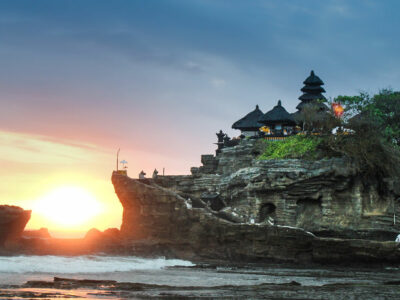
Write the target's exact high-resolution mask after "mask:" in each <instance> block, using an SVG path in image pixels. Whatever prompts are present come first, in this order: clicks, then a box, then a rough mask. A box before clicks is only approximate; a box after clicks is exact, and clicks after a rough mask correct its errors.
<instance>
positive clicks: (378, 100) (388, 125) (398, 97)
mask: <svg viewBox="0 0 400 300" xmlns="http://www.w3.org/2000/svg"><path fill="white" fill-rule="evenodd" d="M335 101H339V102H341V103H342V104H344V105H345V107H346V112H347V115H348V116H350V117H351V116H352V115H358V116H359V117H358V118H359V119H360V117H362V118H363V119H364V123H365V122H368V123H369V125H370V127H374V129H377V131H378V132H379V133H380V135H381V136H382V137H383V138H385V139H386V140H387V141H388V142H389V143H393V144H395V145H397V146H400V92H395V91H393V90H390V89H384V90H381V91H380V92H379V93H378V94H376V95H374V96H370V95H369V94H367V93H360V95H357V96H339V97H337V98H336V99H335ZM350 121H351V119H350ZM358 121H361V120H358ZM350 125H352V124H350Z"/></svg>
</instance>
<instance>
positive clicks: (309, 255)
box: [112, 173, 400, 263]
mask: <svg viewBox="0 0 400 300" xmlns="http://www.w3.org/2000/svg"><path fill="white" fill-rule="evenodd" d="M112 181H113V184H114V187H115V191H116V193H117V195H118V197H119V199H120V201H121V203H122V205H123V207H124V213H123V222H122V226H121V236H122V238H123V239H124V240H125V243H124V248H125V249H126V251H128V253H129V252H130V253H132V254H145V253H151V254H156V255H168V256H173V257H179V258H184V259H195V258H197V259H222V260H237V261H246V260H252V261H254V260H262V261H266V260H281V261H291V262H299V261H305V262H307V261H308V262H309V261H313V262H325V263H334V262H335V263H336V262H342V263H343V262H391V263H392V262H400V249H398V245H397V244H396V243H395V242H375V241H360V240H358V241H357V240H341V239H330V238H318V237H315V236H314V235H313V234H311V233H309V232H307V231H305V230H303V229H300V228H293V227H288V226H279V225H269V224H245V223H235V222H233V221H228V220H226V219H225V218H226V217H227V214H221V213H220V212H215V211H213V210H211V209H210V208H208V207H207V206H204V205H203V203H202V202H201V200H200V201H198V202H197V201H192V204H190V201H189V200H188V199H185V198H183V197H181V196H180V195H178V194H177V193H175V192H173V191H170V190H167V189H165V188H162V187H160V186H158V185H156V184H154V183H153V182H151V181H147V180H135V179H130V178H128V177H126V176H123V175H119V174H117V173H114V174H113V176H112ZM193 204H195V205H196V206H203V207H198V208H196V207H193Z"/></svg>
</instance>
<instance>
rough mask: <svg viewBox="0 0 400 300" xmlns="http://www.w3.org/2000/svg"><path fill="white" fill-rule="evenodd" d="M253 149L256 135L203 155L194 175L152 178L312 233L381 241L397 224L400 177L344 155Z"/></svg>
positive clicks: (389, 236) (257, 217)
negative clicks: (262, 155) (262, 154)
mask: <svg viewBox="0 0 400 300" xmlns="http://www.w3.org/2000/svg"><path fill="white" fill-rule="evenodd" d="M258 154H259V153H258V152H257V147H255V145H254V141H252V140H250V141H243V142H242V143H241V144H240V145H238V146H236V147H230V148H225V149H223V150H222V152H221V153H220V154H219V155H218V156H216V157H214V161H212V159H211V157H208V159H207V160H203V163H204V162H206V163H208V165H206V166H203V167H200V168H192V172H193V174H192V175H189V176H160V177H158V179H156V180H154V181H152V182H153V183H154V184H157V185H160V186H162V187H165V188H167V189H169V190H171V191H174V192H176V193H178V194H180V195H182V196H184V197H186V198H191V199H202V200H204V201H206V202H207V201H208V202H210V203H211V202H215V201H219V202H221V203H223V204H224V206H225V207H226V208H225V210H230V211H234V212H236V213H237V214H238V215H240V216H241V217H242V219H243V220H244V221H245V222H247V223H250V222H251V220H254V222H259V223H262V222H267V221H270V222H272V223H273V224H277V225H286V226H293V227H300V228H303V229H305V230H308V231H312V232H313V233H314V234H316V235H317V236H325V237H342V238H366V239H374V240H382V241H383V240H394V239H395V237H396V235H397V234H398V233H399V232H400V223H399V222H396V216H399V215H400V202H399V197H400V192H399V191H398V190H396V189H398V186H400V185H399V182H397V183H395V181H394V180H393V179H390V178H371V177H366V176H365V174H363V173H362V172H360V171H359V170H358V168H357V167H356V166H355V164H354V163H352V162H351V161H349V160H347V159H344V158H332V159H324V160H320V161H306V160H299V159H287V160H264V161H260V160H257V159H255V158H256V156H257V155H258ZM211 169H212V170H213V171H212V172H211V171H210V170H211ZM205 171H206V172H205ZM218 206H219V207H221V205H215V207H218Z"/></svg>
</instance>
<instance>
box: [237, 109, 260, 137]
mask: <svg viewBox="0 0 400 300" xmlns="http://www.w3.org/2000/svg"><path fill="white" fill-rule="evenodd" d="M263 115H264V113H263V112H262V111H261V110H260V108H259V107H258V105H256V108H255V110H253V111H252V112H249V113H248V114H247V115H245V116H244V117H243V118H241V119H240V120H238V121H236V122H235V123H233V125H232V128H233V129H239V130H241V131H258V129H259V128H260V127H261V126H263V124H261V123H259V122H258V120H259V119H260V118H261V117H262V116H263Z"/></svg>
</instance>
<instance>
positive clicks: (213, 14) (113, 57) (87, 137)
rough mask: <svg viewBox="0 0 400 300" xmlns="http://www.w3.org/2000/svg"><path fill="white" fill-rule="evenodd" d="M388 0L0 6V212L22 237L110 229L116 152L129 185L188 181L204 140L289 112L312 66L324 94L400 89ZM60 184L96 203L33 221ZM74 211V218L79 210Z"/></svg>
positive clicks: (7, 0) (123, 0) (394, 22)
mask: <svg viewBox="0 0 400 300" xmlns="http://www.w3.org/2000/svg"><path fill="white" fill-rule="evenodd" d="M399 9H400V2H398V1H397V0H392V1H391V0H386V1H380V0H376V1H374V0H360V1H357V0H353V1H352V0H349V1H340V0H326V1H319V0H308V1H307V0H304V1H295V0H292V1H289V0H280V1H268V0H264V1H263V0H253V1H248V0H230V1H228V0H164V1H162V0H159V1H157V0H154V1H135V0H130V1H128V0H113V1H104V0H81V1H74V0H58V1H54V0H35V1H32V0H30V1H25V0H19V1H15V0H2V1H1V2H0V204H14V205H20V206H22V207H24V208H26V209H33V210H34V212H33V216H32V219H31V221H30V222H29V224H28V228H40V227H49V228H50V229H51V230H53V231H54V232H61V231H63V230H64V231H68V232H72V231H74V232H76V233H80V234H81V233H82V232H84V231H87V230H88V229H90V228H91V227H98V228H99V229H102V230H103V229H106V228H108V227H119V226H120V223H121V213H122V208H121V205H120V204H119V201H118V199H117V197H116V196H115V193H114V190H113V187H112V185H111V182H110V177H111V172H112V170H113V169H114V168H115V154H116V152H117V150H118V148H121V153H120V158H121V159H125V160H127V161H128V173H129V175H130V176H131V177H137V174H138V173H139V172H140V171H141V170H144V171H145V172H146V173H147V174H148V175H150V176H151V173H152V172H153V170H154V168H157V169H158V170H159V171H160V172H162V171H161V170H162V169H163V168H165V173H166V174H167V175H171V174H188V173H189V170H190V167H192V166H199V165H200V155H201V154H207V153H213V152H214V150H215V145H214V144H213V143H215V142H216V136H215V133H216V132H217V131H219V130H220V129H222V130H223V131H224V132H227V133H228V134H229V135H230V136H237V135H239V132H237V131H234V130H232V129H231V126H232V124H233V123H234V122H235V121H237V120H238V119H240V118H241V117H243V116H244V115H245V114H247V113H248V112H250V111H251V110H253V109H254V108H255V105H256V104H258V105H260V108H261V110H262V111H264V112H266V111H268V110H270V109H271V108H272V107H273V106H274V105H275V104H276V103H277V101H278V100H279V99H281V100H282V104H283V105H284V107H285V108H286V109H287V110H288V111H289V112H295V107H296V105H297V104H298V103H299V100H298V99H297V98H298V97H299V96H300V95H301V92H300V89H301V87H302V82H303V80H304V79H305V78H306V77H307V76H308V75H309V73H310V71H311V70H314V71H315V73H316V75H318V76H319V77H320V78H321V79H322V80H323V81H324V82H325V86H324V87H325V89H326V91H327V93H326V97H328V98H331V99H333V98H334V97H336V96H338V95H355V94H358V93H359V92H360V91H366V92H369V93H375V92H378V91H379V89H382V88H392V89H394V90H399V88H400V87H399V85H400V72H399V70H400V59H399V53H400V40H399V39H398V37H399V36H400V19H399V18H398V11H399ZM61 186H64V187H65V186H67V187H77V186H78V187H82V188H84V189H86V190H88V191H89V192H90V193H91V194H92V195H93V196H94V197H95V198H96V199H97V200H98V202H99V203H100V204H101V207H100V208H99V211H100V213H99V214H98V215H97V216H96V217H93V218H91V219H90V220H89V219H88V220H87V222H86V223H83V224H79V226H78V225H76V226H75V227H70V228H66V227H65V226H64V227H62V226H61V225H60V224H57V222H53V223H52V222H50V221H49V220H48V218H47V219H46V217H44V216H41V215H40V214H37V213H36V212H35V207H37V205H36V204H37V203H38V201H40V199H44V198H46V197H47V196H46V195H48V194H49V193H50V194H51V193H52V191H54V190H55V189H58V188H60V187H61ZM82 209H83V207H82V208H79V207H77V210H82Z"/></svg>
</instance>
